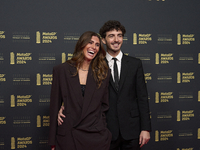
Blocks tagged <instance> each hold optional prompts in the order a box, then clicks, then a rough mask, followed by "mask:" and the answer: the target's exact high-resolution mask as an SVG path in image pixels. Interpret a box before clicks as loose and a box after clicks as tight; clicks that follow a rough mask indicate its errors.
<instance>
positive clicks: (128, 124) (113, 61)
mask: <svg viewBox="0 0 200 150" xmlns="http://www.w3.org/2000/svg"><path fill="white" fill-rule="evenodd" d="M99 33H100V35H101V37H102V41H103V43H104V44H105V45H106V48H107V54H106V60H107V63H108V65H109V67H110V69H111V74H112V76H111V78H110V83H109V107H110V108H109V110H108V112H107V114H106V120H107V126H108V129H109V130H110V131H111V133H112V142H111V145H110V150H119V149H120V150H139V149H140V148H141V147H142V146H143V145H144V144H147V143H148V141H149V139H150V133H149V132H150V131H151V121H150V115H149V104H148V93H147V88H146V84H145V80H144V73H143V68H142V62H141V61H140V60H139V59H137V58H134V57H130V56H126V55H124V54H123V53H122V51H121V46H122V43H123V36H124V34H125V33H126V30H125V27H124V26H123V25H121V23H120V22H118V21H115V20H110V21H108V22H106V23H105V24H104V25H103V26H102V27H101V29H100V31H99ZM61 111H62V110H61ZM61 111H60V112H61ZM60 116H62V117H64V116H63V115H62V114H60ZM60 116H59V115H58V122H59V124H60V123H62V120H61V118H60ZM59 120H60V121H59Z"/></svg>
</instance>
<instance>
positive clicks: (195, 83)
mask: <svg viewBox="0 0 200 150" xmlns="http://www.w3.org/2000/svg"><path fill="white" fill-rule="evenodd" d="M199 8H200V2H199V1H198V0H193V1H191V0H177V1H174V0H132V1H122V0H101V1H92V0H88V1H81V0H80V1H78V0H74V1H70V0H65V1H53V0H42V1H41V0H14V1H13V0H1V1H0V150H9V149H12V150H13V149H16V150H17V149H27V150H33V149H35V150H36V149H37V150H48V149H50V147H49V146H48V145H47V142H48V130H49V103H50V89H51V83H52V69H53V66H55V65H58V64H60V63H63V62H65V61H66V60H68V59H70V58H71V57H72V54H73V51H74V47H75V44H76V42H77V40H78V39H79V37H80V35H81V34H82V33H83V32H85V31H88V30H92V31H95V32H98V31H99V28H100V27H101V26H102V25H103V24H104V22H106V21H108V20H118V21H120V22H121V23H122V24H123V25H124V26H125V27H126V30H127V33H126V35H125V36H124V43H123V46H122V51H123V52H124V53H125V54H126V55H130V56H134V57H137V58H140V59H141V60H142V62H143V67H144V76H145V79H146V83H147V87H148V93H149V104H150V111H151V119H152V128H153V130H152V132H151V140H150V142H149V143H148V144H147V145H145V146H144V147H143V150H200V145H199V142H200V109H199V108H200V86H199V85H200V78H199V77H200V28H199V27H200V21H199V15H200V9H199Z"/></svg>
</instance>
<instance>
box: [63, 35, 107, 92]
mask: <svg viewBox="0 0 200 150" xmlns="http://www.w3.org/2000/svg"><path fill="white" fill-rule="evenodd" d="M92 36H96V37H98V39H99V41H100V47H99V52H98V53H97V55H96V56H95V58H94V59H93V60H92V61H91V64H90V65H91V68H92V72H93V76H94V79H95V81H96V82H97V85H98V88H99V87H100V86H101V84H102V82H103V80H104V79H105V78H106V77H107V74H108V66H107V63H106V61H105V56H106V51H105V50H104V48H103V44H102V42H101V38H100V36H99V35H98V34H97V33H95V32H92V31H87V32H85V33H83V34H82V35H81V37H80V38H79V40H78V42H77V43H76V46H75V50H74V53H73V57H72V59H70V60H68V61H67V62H68V63H70V64H71V65H73V66H75V67H76V69H77V72H76V73H75V74H74V75H77V74H78V70H79V68H80V66H81V65H82V63H83V61H84V59H85V56H84V53H83V49H84V47H85V46H86V45H87V44H88V43H89V42H90V41H91V38H92Z"/></svg>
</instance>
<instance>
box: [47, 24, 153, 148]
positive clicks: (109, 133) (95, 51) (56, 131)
mask: <svg viewBox="0 0 200 150" xmlns="http://www.w3.org/2000/svg"><path fill="white" fill-rule="evenodd" d="M125 32H126V30H125V27H124V26H123V25H121V23H120V22H118V21H115V20H110V21H108V22H106V23H105V24H104V25H103V26H102V27H101V29H100V30H99V34H100V35H101V38H100V36H99V35H98V34H97V33H95V32H91V31H88V32H85V33H83V34H82V35H81V37H80V38H79V40H78V42H77V44H76V46H75V51H74V53H73V57H72V59H71V60H68V61H66V62H65V63H63V64H60V65H58V66H55V67H54V68H53V82H52V88H51V100H50V132H49V144H50V145H51V149H52V150H54V149H55V150H109V149H110V150H140V147H142V146H143V145H144V144H147V143H148V141H149V139H150V133H149V132H150V131H151V121H150V115H149V104H148V93H147V88H146V84H145V80H144V73H143V68H142V63H141V61H140V60H139V59H137V58H134V57H130V56H126V55H124V54H123V53H122V51H121V46H122V43H123V37H124V34H125ZM102 43H103V44H105V45H106V48H107V52H105V50H104V48H103V44H102ZM105 57H106V59H105ZM62 103H63V104H64V106H62V108H61V105H62ZM59 110H60V111H59Z"/></svg>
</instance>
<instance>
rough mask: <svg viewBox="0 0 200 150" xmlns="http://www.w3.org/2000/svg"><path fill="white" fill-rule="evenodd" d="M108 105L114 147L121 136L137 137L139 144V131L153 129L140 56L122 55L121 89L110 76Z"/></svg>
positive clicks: (128, 138) (123, 137) (108, 120)
mask: <svg viewBox="0 0 200 150" xmlns="http://www.w3.org/2000/svg"><path fill="white" fill-rule="evenodd" d="M109 106H110V108H109V110H108V112H107V113H106V119H107V124H108V129H109V130H110V131H111V133H112V142H111V148H112V146H113V145H112V144H113V143H115V144H116V142H117V140H119V139H121V140H123V141H132V140H134V139H136V140H137V145H136V147H138V145H139V142H138V138H139V135H140V132H141V131H142V130H148V131H151V121H150V115H149V104H148V93H147V88H146V84H145V80H144V73H143V67H142V62H141V60H139V59H137V58H134V57H130V56H126V55H123V57H122V62H121V73H120V80H119V88H118V90H117V89H116V87H115V83H114V81H113V78H112V76H111V77H110V83H109ZM129 144H130V143H129ZM114 146H115V145H114ZM132 149H133V148H132Z"/></svg>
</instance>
